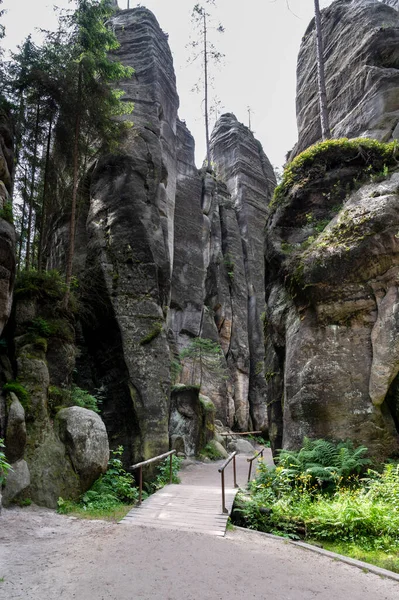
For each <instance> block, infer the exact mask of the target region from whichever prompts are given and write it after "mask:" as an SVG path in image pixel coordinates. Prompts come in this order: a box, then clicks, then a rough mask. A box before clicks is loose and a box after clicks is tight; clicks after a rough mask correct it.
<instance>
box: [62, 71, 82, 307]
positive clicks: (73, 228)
mask: <svg viewBox="0 0 399 600" xmlns="http://www.w3.org/2000/svg"><path fill="white" fill-rule="evenodd" d="M81 96H82V63H80V64H79V76H78V93H77V102H76V119H75V139H74V146H73V191H72V205H71V220H70V223H69V248H68V258H67V263H66V276H65V284H66V291H65V296H64V307H65V308H68V304H69V297H70V294H71V280H72V267H73V256H74V254H75V232H76V200H77V196H78V185H79V135H80V111H81V106H80V103H81Z"/></svg>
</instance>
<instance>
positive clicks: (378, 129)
mask: <svg viewBox="0 0 399 600" xmlns="http://www.w3.org/2000/svg"><path fill="white" fill-rule="evenodd" d="M396 8H397V7H396ZM354 24H355V25H354ZM322 27H323V38H324V57H325V71H326V86H327V101H328V106H329V114H330V121H331V129H332V135H333V137H335V138H339V137H357V136H363V137H373V138H376V139H378V140H380V141H390V140H392V139H397V138H398V137H399V93H398V89H399V71H398V68H399V50H398V48H399V15H398V12H397V10H394V9H393V8H391V7H390V6H387V5H386V4H382V3H379V2H370V1H369V0H359V1H358V2H352V0H337V1H336V2H333V3H332V4H331V5H330V6H329V7H328V8H326V9H324V10H323V11H322ZM297 123H298V144H297V146H296V148H294V150H293V154H294V155H295V154H298V153H299V152H301V151H302V150H304V149H305V148H307V147H308V146H310V145H311V144H313V143H315V142H316V141H318V140H320V139H321V130H320V120H319V106H318V94H317V72H316V50H315V28H314V20H313V21H312V22H311V23H310V25H309V27H308V29H307V31H306V33H305V35H304V38H303V41H302V44H301V49H300V52H299V57H298V66H297Z"/></svg>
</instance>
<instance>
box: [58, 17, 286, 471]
mask: <svg viewBox="0 0 399 600" xmlns="http://www.w3.org/2000/svg"><path fill="white" fill-rule="evenodd" d="M113 26H114V29H115V32H116V34H117V36H118V38H119V41H120V43H121V46H120V49H119V50H118V51H117V57H118V58H119V59H120V60H121V61H122V62H123V63H124V64H126V65H131V66H133V67H134V69H135V74H134V76H133V78H132V79H131V80H129V81H125V82H122V84H121V87H122V89H123V90H124V91H125V96H124V98H125V99H126V100H128V101H133V102H134V103H135V110H134V112H133V114H132V118H133V120H134V127H133V128H132V129H131V130H130V131H129V133H128V135H127V138H126V139H125V140H124V142H123V143H122V146H121V148H120V151H119V152H118V154H117V155H113V156H110V155H108V156H103V157H102V158H101V159H100V160H98V161H97V163H96V164H95V165H94V167H93V168H92V170H91V172H90V174H89V184H88V187H89V194H88V197H87V204H86V209H85V213H84V214H82V215H81V218H80V220H79V222H78V242H77V259H76V260H75V267H76V268H75V271H76V273H77V275H78V277H79V279H80V281H81V289H82V302H83V305H84V306H85V307H86V308H85V310H84V315H83V318H82V329H81V338H80V342H79V343H80V345H81V354H80V357H79V358H78V363H77V365H78V375H77V380H78V382H80V384H81V387H84V388H87V389H94V388H99V387H101V388H102V389H103V390H104V393H105V401H104V406H103V418H104V420H105V423H106V426H107V430H108V433H109V435H110V439H111V440H112V442H111V443H112V444H113V445H117V444H121V445H123V446H124V448H125V457H124V458H125V461H126V463H127V464H132V462H134V461H138V460H141V459H145V458H148V457H150V456H153V455H155V454H159V453H161V452H164V451H165V450H167V449H168V447H169V439H172V441H173V440H174V439H177V438H179V436H180V433H179V432H178V431H177V430H176V431H175V426H174V424H175V422H176V423H177V421H178V420H179V419H177V417H176V418H172V419H171V411H172V413H173V414H174V415H177V414H178V411H177V412H176V410H175V409H174V408H173V406H172V407H171V405H170V382H171V379H172V380H173V381H172V383H180V384H182V385H188V386H192V385H194V386H196V385H197V386H200V392H201V394H202V395H203V396H205V397H208V398H210V400H211V402H213V404H214V406H215V409H216V416H217V418H218V419H220V420H221V421H222V422H223V423H225V424H228V425H230V426H235V427H238V428H240V429H248V427H250V426H252V425H254V426H255V427H257V428H260V429H262V430H265V431H266V430H267V414H266V408H265V407H266V397H265V380H264V376H263V357H264V349H263V348H264V343H263V332H262V326H261V321H260V315H261V313H262V311H263V304H264V291H263V290H264V286H263V279H264V259H263V238H262V231H263V227H264V224H265V221H266V213H267V209H266V206H267V203H268V201H269V200H270V197H271V193H272V189H273V186H274V183H275V179H274V174H273V170H272V169H271V166H270V163H269V161H268V160H267V158H266V156H265V155H264V153H263V151H262V149H261V147H260V144H259V143H258V142H256V140H255V139H254V137H253V135H252V134H251V133H250V132H249V130H248V129H247V128H246V127H244V126H243V125H240V124H239V123H238V122H237V120H236V119H235V117H234V116H233V115H226V116H224V117H222V118H221V119H220V121H219V124H218V126H217V127H216V129H215V132H214V135H213V138H212V154H213V160H214V162H215V165H216V171H217V173H218V174H217V175H216V176H212V175H210V174H207V173H200V172H198V170H197V169H196V167H195V163H194V140H193V138H192V136H191V134H190V133H189V131H188V129H187V128H186V126H185V125H184V124H183V123H182V122H180V121H179V120H178V118H177V108H178V97H177V94H176V86H175V76H174V71H173V63H172V57H171V54H170V50H169V47H168V45H167V37H166V35H165V34H164V33H163V32H162V31H161V29H160V27H159V25H158V23H157V21H156V19H155V17H154V16H153V15H152V13H151V12H150V11H148V10H147V9H144V8H136V9H133V10H128V11H121V12H119V13H118V14H117V15H116V16H115V17H114V19H113ZM225 152H226V155H224V153H225ZM233 163H234V165H235V166H233ZM64 230H65V228H64V227H63V226H60V225H59V222H58V224H57V227H56V229H55V231H54V236H53V238H54V240H55V242H54V243H53V245H52V248H51V249H50V263H51V265H52V266H58V267H59V266H61V264H62V254H63V252H62V248H63V244H64V242H63V241H62V240H63V239H64V237H65V236H64ZM198 339H200V342H196V340H198ZM196 344H197V347H199V345H201V344H205V346H206V349H205V350H200V357H199V359H198V357H193V356H189V355H186V357H185V358H182V357H183V355H184V352H185V351H187V350H189V351H190V349H191V347H192V346H193V347H195V345H196ZM205 346H204V347H205ZM209 349H210V350H209ZM209 352H210V354H209ZM182 353H183V354H182ZM181 354H182V355H181ZM175 366H177V369H175V370H174V367H175ZM171 367H172V373H171ZM169 425H170V427H169ZM180 437H181V436H180Z"/></svg>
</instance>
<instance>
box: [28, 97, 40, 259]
mask: <svg viewBox="0 0 399 600" xmlns="http://www.w3.org/2000/svg"><path fill="white" fill-rule="evenodd" d="M39 117H40V97H38V99H37V105H36V123H35V139H34V144H33V162H32V176H31V184H30V199H29V217H28V235H27V241H26V257H25V269H26V270H28V269H29V267H30V238H31V234H32V218H33V196H34V194H35V177H36V161H37V158H36V154H37V146H38V141H39Z"/></svg>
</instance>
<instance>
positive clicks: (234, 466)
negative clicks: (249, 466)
mask: <svg viewBox="0 0 399 600" xmlns="http://www.w3.org/2000/svg"><path fill="white" fill-rule="evenodd" d="M233 473H234V487H235V488H236V487H238V485H237V473H236V457H235V455H234V456H233Z"/></svg>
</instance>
